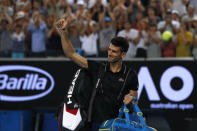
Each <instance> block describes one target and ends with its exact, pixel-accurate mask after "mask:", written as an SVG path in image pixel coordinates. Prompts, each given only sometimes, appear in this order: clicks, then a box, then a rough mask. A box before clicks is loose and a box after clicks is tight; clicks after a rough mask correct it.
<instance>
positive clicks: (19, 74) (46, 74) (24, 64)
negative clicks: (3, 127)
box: [0, 59, 197, 116]
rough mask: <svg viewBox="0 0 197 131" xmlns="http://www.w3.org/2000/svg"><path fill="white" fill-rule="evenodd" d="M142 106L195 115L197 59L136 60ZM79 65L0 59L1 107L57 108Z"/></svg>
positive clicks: (64, 61)
mask: <svg viewBox="0 0 197 131" xmlns="http://www.w3.org/2000/svg"><path fill="white" fill-rule="evenodd" d="M126 63H127V64H128V65H129V66H130V67H131V68H133V69H135V70H136V71H137V74H138V79H139V90H138V92H139V96H138V98H139V105H140V107H141V108H142V109H151V110H165V111H172V112H173V111H174V112H181V113H183V112H184V113H186V114H189V115H191V116H192V115H194V113H196V109H197V107H196V106H197V102H196V101H195V97H196V94H197V86H196V82H197V73H196V72H197V68H196V67H197V63H196V61H194V60H163V59H161V60H146V61H143V60H133V61H126ZM77 69H78V67H77V66H76V65H75V64H74V63H73V62H71V61H68V60H67V59H63V60H62V59H61V60H53V59H52V60H36V61H35V60H31V59H28V60H23V61H18V60H9V59H8V60H4V61H3V60H1V62H0V108H1V109H49V108H57V106H58V105H59V104H60V103H61V102H62V100H63V99H64V97H65V95H66V91H67V90H68V89H69V84H70V81H71V79H72V77H73V75H74V72H76V70H77Z"/></svg>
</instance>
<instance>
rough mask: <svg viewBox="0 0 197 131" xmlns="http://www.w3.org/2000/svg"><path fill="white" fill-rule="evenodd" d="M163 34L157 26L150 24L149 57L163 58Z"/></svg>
mask: <svg viewBox="0 0 197 131" xmlns="http://www.w3.org/2000/svg"><path fill="white" fill-rule="evenodd" d="M160 41H161V33H160V31H158V30H157V24H155V23H149V30H148V49H147V57H148V58H152V57H161V45H160V44H161V43H160Z"/></svg>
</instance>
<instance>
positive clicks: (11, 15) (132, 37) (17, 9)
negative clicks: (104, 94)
mask: <svg viewBox="0 0 197 131" xmlns="http://www.w3.org/2000/svg"><path fill="white" fill-rule="evenodd" d="M68 14H69V15H72V16H74V17H75V18H76V19H77V21H76V22H75V23H74V24H72V25H70V27H69V33H68V35H69V36H68V37H69V39H70V41H71V43H72V44H73V47H74V48H75V49H76V51H77V52H78V53H79V54H80V55H83V56H85V57H106V56H107V50H108V46H109V44H110V40H111V38H113V37H114V36H122V37H125V38H126V39H128V41H129V45H130V47H129V50H128V53H127V58H135V57H137V58H138V57H142V58H155V57H197V0H0V57H1V58H4V57H10V58H24V57H25V58H26V57H65V56H64V53H63V50H62V47H61V39H60V37H59V35H58V34H57V32H56V30H55V27H54V22H55V21H56V20H57V19H59V18H61V17H62V16H65V15H68ZM165 31H170V32H171V33H172V38H171V39H170V40H169V41H164V40H163V39H162V33H163V32H165Z"/></svg>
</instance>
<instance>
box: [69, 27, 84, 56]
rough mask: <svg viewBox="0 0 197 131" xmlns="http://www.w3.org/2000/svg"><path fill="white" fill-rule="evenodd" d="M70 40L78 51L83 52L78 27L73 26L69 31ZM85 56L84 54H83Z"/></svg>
mask: <svg viewBox="0 0 197 131" xmlns="http://www.w3.org/2000/svg"><path fill="white" fill-rule="evenodd" d="M68 30H69V32H70V33H69V40H70V42H71V44H72V46H73V47H74V48H75V50H76V51H78V50H81V41H80V36H79V33H78V32H79V26H78V25H76V24H75V25H72V26H71V27H70V28H69V29H68ZM81 55H83V52H82V54H81Z"/></svg>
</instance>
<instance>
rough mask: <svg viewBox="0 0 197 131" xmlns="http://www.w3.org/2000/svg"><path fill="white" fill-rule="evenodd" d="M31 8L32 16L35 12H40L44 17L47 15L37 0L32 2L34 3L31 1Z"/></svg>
mask: <svg viewBox="0 0 197 131" xmlns="http://www.w3.org/2000/svg"><path fill="white" fill-rule="evenodd" d="M32 8H33V9H32V12H31V14H32V13H33V12H35V11H38V12H40V13H41V14H42V15H43V16H46V15H47V14H48V12H47V10H46V9H45V8H44V7H43V6H41V4H40V1H39V0H34V1H33V5H32Z"/></svg>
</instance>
